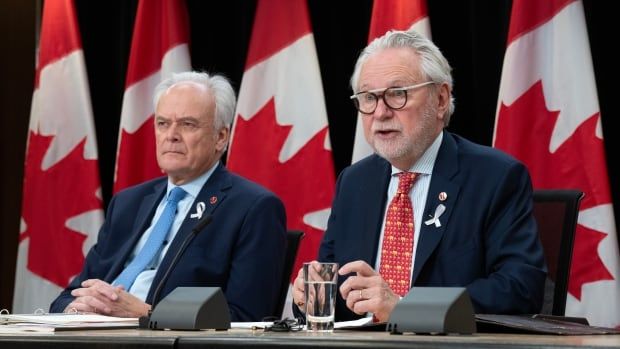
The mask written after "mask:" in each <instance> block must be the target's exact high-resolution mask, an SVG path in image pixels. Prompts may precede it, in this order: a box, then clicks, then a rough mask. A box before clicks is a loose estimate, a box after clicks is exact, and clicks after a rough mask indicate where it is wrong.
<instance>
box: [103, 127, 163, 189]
mask: <svg viewBox="0 0 620 349" xmlns="http://www.w3.org/2000/svg"><path fill="white" fill-rule="evenodd" d="M121 132H122V133H121V142H120V146H119V150H118V155H117V160H116V166H117V170H116V171H117V172H116V181H115V182H114V192H115V193H116V192H118V191H120V190H123V189H125V188H127V187H130V186H132V185H136V184H138V183H142V182H144V181H146V180H149V179H153V178H155V177H160V176H163V172H162V171H161V168H160V167H159V164H158V163H157V156H156V154H155V130H154V128H153V115H151V116H150V117H149V118H148V119H147V120H146V121H145V122H144V123H143V124H142V126H140V128H138V129H137V130H136V131H135V132H134V133H129V132H127V131H125V130H124V129H123V130H121Z"/></svg>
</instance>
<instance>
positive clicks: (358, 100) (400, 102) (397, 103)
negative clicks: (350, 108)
mask: <svg viewBox="0 0 620 349" xmlns="http://www.w3.org/2000/svg"><path fill="white" fill-rule="evenodd" d="M434 83H435V81H426V82H423V83H420V84H415V85H411V86H405V87H388V88H378V89H376V90H369V91H362V92H358V93H356V94H354V95H353V96H351V97H350V98H351V99H352V100H353V104H354V105H355V109H357V110H358V111H359V112H360V113H362V114H372V113H374V112H375V110H376V109H377V104H378V102H379V97H381V98H382V99H383V103H385V105H387V106H388V107H389V108H390V109H394V110H398V109H402V108H403V107H404V106H405V104H407V91H409V90H414V89H416V88H419V87H423V86H427V85H430V84H434ZM381 92H383V93H382V94H380V93H381Z"/></svg>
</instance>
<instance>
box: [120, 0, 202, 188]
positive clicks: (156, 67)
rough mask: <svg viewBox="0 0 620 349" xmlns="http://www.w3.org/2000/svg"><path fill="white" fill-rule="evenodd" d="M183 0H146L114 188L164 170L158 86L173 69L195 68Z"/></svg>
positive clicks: (138, 20) (129, 79)
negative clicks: (159, 155)
mask: <svg viewBox="0 0 620 349" xmlns="http://www.w3.org/2000/svg"><path fill="white" fill-rule="evenodd" d="M188 42H189V20H188V15H187V9H186V8H185V2H184V1H183V0H140V2H139V3H138V11H137V13H136V22H135V25H134V31H133V38H132V42H131V53H130V54H129V67H128V68H127V80H126V83H125V86H126V87H125V94H124V95H123V107H122V109H121V126H120V130H119V136H118V149H117V156H116V173H115V179H114V192H118V191H119V190H122V189H124V188H126V187H129V186H132V185H135V184H138V183H140V182H144V181H146V180H148V179H152V178H155V177H159V176H162V175H163V173H162V171H161V169H160V168H159V166H158V165H157V159H156V156H155V130H154V128H153V113H154V112H155V108H154V106H153V91H154V89H155V86H156V85H157V84H158V83H159V82H161V81H162V80H164V79H167V78H169V77H170V76H171V75H172V73H178V72H182V71H187V70H190V69H191V63H190V55H189V48H188Z"/></svg>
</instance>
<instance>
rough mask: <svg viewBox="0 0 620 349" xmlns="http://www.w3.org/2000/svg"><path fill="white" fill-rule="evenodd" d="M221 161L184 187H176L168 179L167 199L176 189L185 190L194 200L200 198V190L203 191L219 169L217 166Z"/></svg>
mask: <svg viewBox="0 0 620 349" xmlns="http://www.w3.org/2000/svg"><path fill="white" fill-rule="evenodd" d="M219 163H220V162H219V161H217V162H215V164H214V165H213V166H211V168H210V169H209V170H208V171H207V172H205V173H203V174H201V175H200V176H198V177H196V179H194V180H192V181H190V182H187V183H185V184H183V185H178V186H177V185H174V184H173V183H172V182H171V181H170V179H168V188H167V189H166V197H168V195H169V194H170V191H171V190H172V189H174V188H175V187H181V188H183V190H185V191H186V192H187V194H188V195H190V196H191V197H192V198H196V197H197V196H198V193H200V190H202V187H203V186H204V185H205V183H206V182H207V180H208V179H209V177H211V175H212V174H213V172H214V171H215V169H216V168H217V166H218V165H219Z"/></svg>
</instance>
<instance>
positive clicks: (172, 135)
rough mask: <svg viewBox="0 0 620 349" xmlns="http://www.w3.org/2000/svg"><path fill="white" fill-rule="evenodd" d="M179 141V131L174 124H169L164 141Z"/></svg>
mask: <svg viewBox="0 0 620 349" xmlns="http://www.w3.org/2000/svg"><path fill="white" fill-rule="evenodd" d="M180 139H181V131H180V130H179V126H178V125H177V123H176V122H173V123H171V124H170V127H168V129H167V130H166V140H168V141H170V142H178V141H179V140H180Z"/></svg>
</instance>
